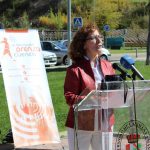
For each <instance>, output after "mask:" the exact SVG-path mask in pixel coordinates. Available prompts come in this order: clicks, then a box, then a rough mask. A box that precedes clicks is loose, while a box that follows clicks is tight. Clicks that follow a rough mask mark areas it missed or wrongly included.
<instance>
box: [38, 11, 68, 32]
mask: <svg viewBox="0 0 150 150" xmlns="http://www.w3.org/2000/svg"><path fill="white" fill-rule="evenodd" d="M39 22H40V24H41V25H44V26H47V27H49V28H50V29H58V30H61V29H64V28H66V25H67V16H66V15H65V14H63V13H61V12H60V11H58V13H57V14H56V15H55V14H54V13H53V12H52V10H51V11H50V13H49V15H47V16H41V17H39Z"/></svg>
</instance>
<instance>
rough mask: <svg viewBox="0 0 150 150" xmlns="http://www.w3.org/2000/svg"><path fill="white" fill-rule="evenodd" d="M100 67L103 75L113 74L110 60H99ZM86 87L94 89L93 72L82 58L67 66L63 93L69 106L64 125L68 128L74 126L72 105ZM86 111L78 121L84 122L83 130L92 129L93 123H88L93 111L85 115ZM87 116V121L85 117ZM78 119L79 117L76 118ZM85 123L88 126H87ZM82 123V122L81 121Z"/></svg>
mask: <svg viewBox="0 0 150 150" xmlns="http://www.w3.org/2000/svg"><path fill="white" fill-rule="evenodd" d="M99 64H100V68H101V71H102V74H103V76H105V75H113V74H115V71H114V69H113V68H112V65H111V63H110V62H108V61H106V60H99ZM87 87H88V89H89V92H90V91H91V90H94V89H95V78H94V73H93V71H92V68H91V64H90V61H89V60H86V59H82V60H80V61H78V63H76V64H73V65H71V66H69V67H68V68H67V73H66V78H65V83H64V95H65V98H66V102H67V104H68V105H69V106H70V109H69V113H68V117H67V121H66V126H67V127H70V128H74V110H73V105H74V104H75V103H76V102H77V101H79V100H80V99H81V97H80V96H79V95H80V94H81V93H82V92H83V91H84V90H85V89H86V88H87ZM86 114H87V113H86V112H83V113H82V115H81V118H80V119H81V120H80V121H78V122H81V121H82V123H83V122H85V126H84V127H83V128H84V129H85V128H86V129H85V130H93V129H94V126H93V124H91V125H90V122H93V121H94V112H93V111H89V113H88V114H91V115H88V116H86ZM83 116H84V117H83ZM85 118H88V120H89V121H88V122H87V119H85ZM78 119H79V118H78ZM109 123H110V126H111V125H113V124H114V115H113V114H111V116H110V117H109ZM87 124H88V125H89V126H87ZM83 125H84V123H83Z"/></svg>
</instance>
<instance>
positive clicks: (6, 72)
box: [0, 30, 60, 147]
mask: <svg viewBox="0 0 150 150" xmlns="http://www.w3.org/2000/svg"><path fill="white" fill-rule="evenodd" d="M0 60H1V66H2V73H3V79H4V85H5V90H6V96H7V102H8V107H9V114H10V120H11V126H12V132H13V138H14V144H15V147H24V146H32V145H39V144H46V143H59V142H60V138H59V133H58V128H57V123H56V119H55V113H54V109H53V104H52V98H51V94H50V90H49V85H48V81H47V76H46V71H45V66H44V60H43V56H42V53H41V45H40V40H39V35H38V31H37V30H0Z"/></svg>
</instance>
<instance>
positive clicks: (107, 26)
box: [104, 24, 110, 32]
mask: <svg viewBox="0 0 150 150" xmlns="http://www.w3.org/2000/svg"><path fill="white" fill-rule="evenodd" d="M104 31H106V32H108V31H110V26H109V25H108V24H106V25H104Z"/></svg>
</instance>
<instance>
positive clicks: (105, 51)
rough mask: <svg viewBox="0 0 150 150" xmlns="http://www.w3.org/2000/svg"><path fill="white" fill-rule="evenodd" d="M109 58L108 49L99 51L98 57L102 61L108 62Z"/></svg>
mask: <svg viewBox="0 0 150 150" xmlns="http://www.w3.org/2000/svg"><path fill="white" fill-rule="evenodd" d="M110 56H111V54H110V52H109V50H108V49H106V48H102V49H101V56H100V57H101V58H102V59H105V60H110Z"/></svg>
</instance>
